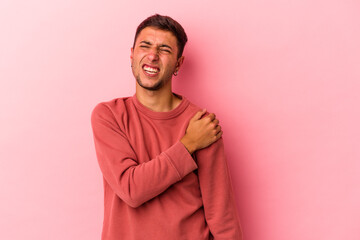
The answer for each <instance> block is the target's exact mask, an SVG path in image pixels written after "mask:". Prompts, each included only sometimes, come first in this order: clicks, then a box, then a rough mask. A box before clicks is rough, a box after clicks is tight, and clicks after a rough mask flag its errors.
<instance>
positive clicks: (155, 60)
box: [130, 27, 183, 91]
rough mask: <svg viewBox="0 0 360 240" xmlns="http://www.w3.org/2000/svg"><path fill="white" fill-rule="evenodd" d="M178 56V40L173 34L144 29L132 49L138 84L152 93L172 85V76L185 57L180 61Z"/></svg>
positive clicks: (148, 28) (132, 61) (132, 60)
mask: <svg viewBox="0 0 360 240" xmlns="http://www.w3.org/2000/svg"><path fill="white" fill-rule="evenodd" d="M177 54H178V47H177V39H176V37H175V36H174V35H173V34H172V33H171V32H169V31H164V30H160V29H158V28H154V27H146V28H144V29H143V30H142V31H141V32H140V34H139V35H138V37H137V39H136V42H135V45H134V48H131V56H130V59H131V65H132V72H133V74H134V77H135V78H136V81H137V83H138V84H139V85H140V86H141V87H143V88H145V89H147V90H152V91H155V90H158V89H160V88H161V87H163V86H164V85H166V84H171V78H172V74H173V73H174V72H175V71H178V70H179V68H180V66H181V64H182V62H183V57H180V58H179V59H178V58H177Z"/></svg>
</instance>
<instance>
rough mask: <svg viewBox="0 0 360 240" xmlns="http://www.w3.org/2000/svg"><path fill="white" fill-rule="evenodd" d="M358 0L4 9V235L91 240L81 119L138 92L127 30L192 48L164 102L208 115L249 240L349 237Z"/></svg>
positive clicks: (94, 227)
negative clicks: (146, 27) (147, 24)
mask: <svg viewBox="0 0 360 240" xmlns="http://www.w3.org/2000/svg"><path fill="white" fill-rule="evenodd" d="M359 10H360V3H359V1H356V0H328V1H325V0H273V1H267V0H254V1H244V0H234V1H226V0H224V1H168V0H154V1H113V0H109V1H100V0H86V1H85V0H77V1H64V0H61V1H60V0H53V1H45V0H32V1H25V0H23V1H21V0H5V1H4V0H1V1H0V80H1V81H0V146H1V148H0V171H1V172H0V192H1V198H0V216H1V217H0V239H12V240H20V239H34V240H48V239H51V240H64V239H66V240H67V239H70V240H72V239H86V240H96V239H100V234H101V228H102V220H103V189H102V176H101V172H100V169H99V167H98V163H97V160H96V156H95V150H94V146H93V139H92V131H91V125H90V114H91V111H92V109H93V108H94V106H95V105H96V104H97V103H99V102H101V101H108V100H111V99H113V98H116V97H125V96H131V95H133V94H134V93H135V80H134V78H133V76H132V73H131V69H130V48H131V46H132V43H133V38H134V33H135V29H136V27H137V25H138V24H139V23H140V22H141V21H142V20H143V19H145V18H146V17H148V16H150V15H152V14H155V13H160V14H164V15H169V16H171V17H173V18H174V19H176V20H177V21H179V22H180V23H181V24H182V25H183V27H184V28H185V30H186V32H187V35H188V37H189V42H188V45H187V46H186V49H185V52H184V55H185V62H184V65H183V67H182V69H181V70H180V73H179V75H178V76H177V77H176V78H175V79H174V92H176V93H179V94H182V95H185V96H186V97H187V98H188V99H189V100H190V101H192V102H194V103H195V104H197V105H199V106H201V107H206V108H207V109H208V111H210V112H215V113H216V115H217V117H218V118H219V119H220V122H221V125H222V127H223V130H224V142H225V149H226V153H227V157H228V162H229V166H230V170H231V177H232V180H233V186H234V191H235V196H236V202H237V205H238V211H239V215H240V217H241V222H242V227H243V231H244V236H245V239H246V240H319V239H326V240H358V239H360V204H359V203H360V137H359V136H360V127H359V122H360V107H359V103H360V97H359V90H360V84H359V80H360V47H359V42H360V14H359Z"/></svg>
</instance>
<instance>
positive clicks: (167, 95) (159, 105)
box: [136, 84, 181, 112]
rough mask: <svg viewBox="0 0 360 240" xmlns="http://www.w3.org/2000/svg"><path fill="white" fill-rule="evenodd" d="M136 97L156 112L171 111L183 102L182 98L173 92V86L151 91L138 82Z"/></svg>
mask: <svg viewBox="0 0 360 240" xmlns="http://www.w3.org/2000/svg"><path fill="white" fill-rule="evenodd" d="M136 98H137V99H138V100H139V102H140V103H141V104H143V105H144V106H145V107H147V108H149V109H150V110H152V111H154V112H168V111H171V110H173V109H174V108H176V107H177V106H178V105H179V104H180V102H181V99H180V98H179V97H178V96H176V95H175V94H174V93H173V92H172V90H171V88H170V89H166V88H161V89H159V90H156V91H150V90H147V89H144V88H142V87H141V86H139V85H138V84H136Z"/></svg>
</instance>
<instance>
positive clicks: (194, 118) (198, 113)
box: [192, 108, 206, 120]
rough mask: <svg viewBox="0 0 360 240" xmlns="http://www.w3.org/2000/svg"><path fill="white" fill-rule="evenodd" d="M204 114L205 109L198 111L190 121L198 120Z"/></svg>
mask: <svg viewBox="0 0 360 240" xmlns="http://www.w3.org/2000/svg"><path fill="white" fill-rule="evenodd" d="M205 113H206V109H205V108H204V109H202V110H200V111H198V112H197V113H195V115H194V116H193V117H192V120H199V119H200V118H201V117H202V115H204V114H205Z"/></svg>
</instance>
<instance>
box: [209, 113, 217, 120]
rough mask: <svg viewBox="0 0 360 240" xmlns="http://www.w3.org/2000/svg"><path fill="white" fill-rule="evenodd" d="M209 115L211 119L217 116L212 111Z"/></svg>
mask: <svg viewBox="0 0 360 240" xmlns="http://www.w3.org/2000/svg"><path fill="white" fill-rule="evenodd" d="M207 117H208V118H210V121H213V120H214V119H215V118H216V116H215V114H214V113H210V114H209V115H207Z"/></svg>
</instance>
